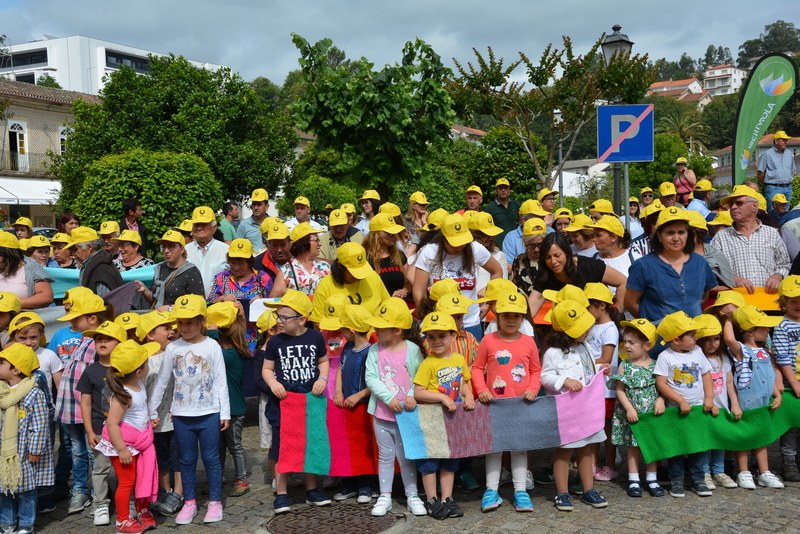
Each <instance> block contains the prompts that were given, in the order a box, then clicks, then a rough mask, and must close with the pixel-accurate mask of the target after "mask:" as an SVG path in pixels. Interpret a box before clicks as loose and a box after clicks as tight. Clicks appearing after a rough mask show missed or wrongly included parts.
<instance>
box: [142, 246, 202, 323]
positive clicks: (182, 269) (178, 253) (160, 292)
mask: <svg viewBox="0 0 800 534" xmlns="http://www.w3.org/2000/svg"><path fill="white" fill-rule="evenodd" d="M156 243H158V244H159V246H160V247H161V254H162V255H163V256H164V261H162V262H161V263H157V264H156V265H155V267H154V268H153V284H152V285H151V286H150V287H149V288H148V287H147V286H145V285H144V283H142V282H141V281H138V280H137V281H136V284H137V288H136V291H137V292H138V293H141V294H142V296H143V297H144V299H145V301H146V302H147V303H148V304H149V305H150V306H149V307H150V309H154V310H158V311H167V310H168V309H169V307H170V306H172V305H173V304H175V301H176V300H177V299H178V297H181V296H183V295H200V296H201V297H205V296H206V292H205V291H206V290H205V286H204V285H203V275H202V274H200V270H199V269H198V268H197V266H196V265H194V264H193V263H191V262H189V261H186V256H187V254H186V248H185V247H186V242H185V241H184V239H183V236H182V235H181V233H180V232H178V231H177V230H167V232H166V233H165V234H164V235H163V236H161V239H157V240H156Z"/></svg>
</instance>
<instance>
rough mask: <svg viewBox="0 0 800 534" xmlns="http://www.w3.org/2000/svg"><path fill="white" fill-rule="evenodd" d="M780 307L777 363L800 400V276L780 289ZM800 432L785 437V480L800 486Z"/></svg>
mask: <svg viewBox="0 0 800 534" xmlns="http://www.w3.org/2000/svg"><path fill="white" fill-rule="evenodd" d="M778 297H779V299H778V304H779V305H780V308H781V310H782V311H783V312H784V316H783V320H782V321H781V323H780V324H779V325H778V326H776V327H775V330H774V331H773V332H772V348H773V349H774V350H775V360H776V363H777V364H778V367H779V368H780V370H781V374H782V375H783V385H784V387H785V388H786V390H787V391H789V390H791V391H792V393H794V396H795V397H800V381H798V378H800V374H798V372H797V358H798V356H797V355H798V352H797V347H798V344H800V276H797V275H792V276H787V277H786V278H784V279H783V280H782V281H781V284H780V285H779V286H778ZM798 440H800V428H790V429H789V430H787V431H786V434H784V435H783V436H781V456H783V479H784V480H786V481H788V482H800V471H798V469H797V445H798Z"/></svg>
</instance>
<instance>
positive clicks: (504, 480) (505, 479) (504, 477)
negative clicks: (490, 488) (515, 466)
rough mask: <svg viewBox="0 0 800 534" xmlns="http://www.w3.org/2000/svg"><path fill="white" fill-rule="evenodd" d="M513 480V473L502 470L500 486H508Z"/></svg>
mask: <svg viewBox="0 0 800 534" xmlns="http://www.w3.org/2000/svg"><path fill="white" fill-rule="evenodd" d="M511 479H512V477H511V471H509V470H508V469H506V468H505V467H503V468H502V469H500V484H499V485H500V486H503V485H505V484H508V483H509V482H511Z"/></svg>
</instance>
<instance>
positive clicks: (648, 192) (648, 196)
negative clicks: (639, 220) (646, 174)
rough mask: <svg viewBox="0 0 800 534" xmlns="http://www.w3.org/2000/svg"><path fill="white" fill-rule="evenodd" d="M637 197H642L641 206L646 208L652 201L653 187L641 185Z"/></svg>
mask: <svg viewBox="0 0 800 534" xmlns="http://www.w3.org/2000/svg"><path fill="white" fill-rule="evenodd" d="M639 197H641V199H642V207H643V208H646V207H647V206H649V205H650V204H652V203H653V188H652V187H643V188H642V190H641V191H639Z"/></svg>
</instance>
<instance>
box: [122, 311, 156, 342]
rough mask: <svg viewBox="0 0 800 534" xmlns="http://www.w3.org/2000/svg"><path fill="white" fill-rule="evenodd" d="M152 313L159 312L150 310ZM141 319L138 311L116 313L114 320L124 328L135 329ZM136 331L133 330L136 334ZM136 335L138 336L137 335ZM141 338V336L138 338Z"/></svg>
mask: <svg viewBox="0 0 800 534" xmlns="http://www.w3.org/2000/svg"><path fill="white" fill-rule="evenodd" d="M152 313H160V312H152ZM141 320H142V315H141V314H138V313H123V314H122V315H118V316H117V318H116V319H114V322H115V323H117V324H118V325H120V326H121V327H122V328H124V329H125V330H135V329H136V328H137V327H138V326H139V323H140V322H141ZM136 333H137V332H134V334H136ZM136 337H139V336H138V335H137V336H136ZM139 339H141V338H139Z"/></svg>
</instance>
